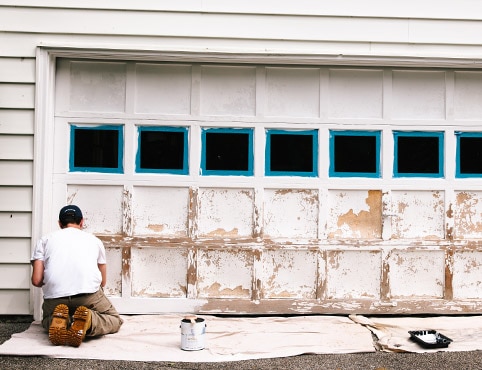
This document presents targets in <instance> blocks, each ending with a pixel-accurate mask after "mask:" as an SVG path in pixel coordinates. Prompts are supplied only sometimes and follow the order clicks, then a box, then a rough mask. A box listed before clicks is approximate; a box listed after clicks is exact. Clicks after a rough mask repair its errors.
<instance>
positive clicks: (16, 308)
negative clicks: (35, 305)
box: [0, 289, 32, 315]
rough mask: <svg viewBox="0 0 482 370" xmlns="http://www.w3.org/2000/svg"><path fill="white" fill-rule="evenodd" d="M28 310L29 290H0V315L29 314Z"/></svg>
mask: <svg viewBox="0 0 482 370" xmlns="http://www.w3.org/2000/svg"><path fill="white" fill-rule="evenodd" d="M30 311H31V310H30V290H27V289H23V290H22V289H16V290H0V313H1V314H2V315H31V314H32V312H30Z"/></svg>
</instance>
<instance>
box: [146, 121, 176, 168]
mask: <svg viewBox="0 0 482 370" xmlns="http://www.w3.org/2000/svg"><path fill="white" fill-rule="evenodd" d="M183 165H184V133H183V132H173V131H148V130H143V131H141V133H140V168H143V169H175V170H179V169H183Z"/></svg>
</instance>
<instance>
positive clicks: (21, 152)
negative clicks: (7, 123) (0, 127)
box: [0, 134, 33, 160]
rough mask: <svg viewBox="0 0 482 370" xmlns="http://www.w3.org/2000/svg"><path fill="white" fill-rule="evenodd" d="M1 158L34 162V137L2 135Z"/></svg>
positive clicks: (0, 141)
mask: <svg viewBox="0 0 482 370" xmlns="http://www.w3.org/2000/svg"><path fill="white" fill-rule="evenodd" d="M0 158H2V159H31V160H33V136H30V135H1V134H0Z"/></svg>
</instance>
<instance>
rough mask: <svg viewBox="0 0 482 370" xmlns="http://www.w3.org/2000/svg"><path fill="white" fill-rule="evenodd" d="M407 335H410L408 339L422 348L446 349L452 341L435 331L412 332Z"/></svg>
mask: <svg viewBox="0 0 482 370" xmlns="http://www.w3.org/2000/svg"><path fill="white" fill-rule="evenodd" d="M408 334H410V339H412V340H413V341H414V342H417V343H418V344H420V345H421V346H422V347H424V348H447V347H448V346H449V344H450V343H452V342H453V341H452V339H450V338H448V337H446V336H445V335H443V334H440V333H439V332H437V331H436V330H413V331H409V332H408Z"/></svg>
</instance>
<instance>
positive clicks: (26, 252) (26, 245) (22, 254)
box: [0, 238, 31, 263]
mask: <svg viewBox="0 0 482 370" xmlns="http://www.w3.org/2000/svg"><path fill="white" fill-rule="evenodd" d="M30 245H31V239H30V238H0V261H1V262H2V263H28V262H29V261H30Z"/></svg>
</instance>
